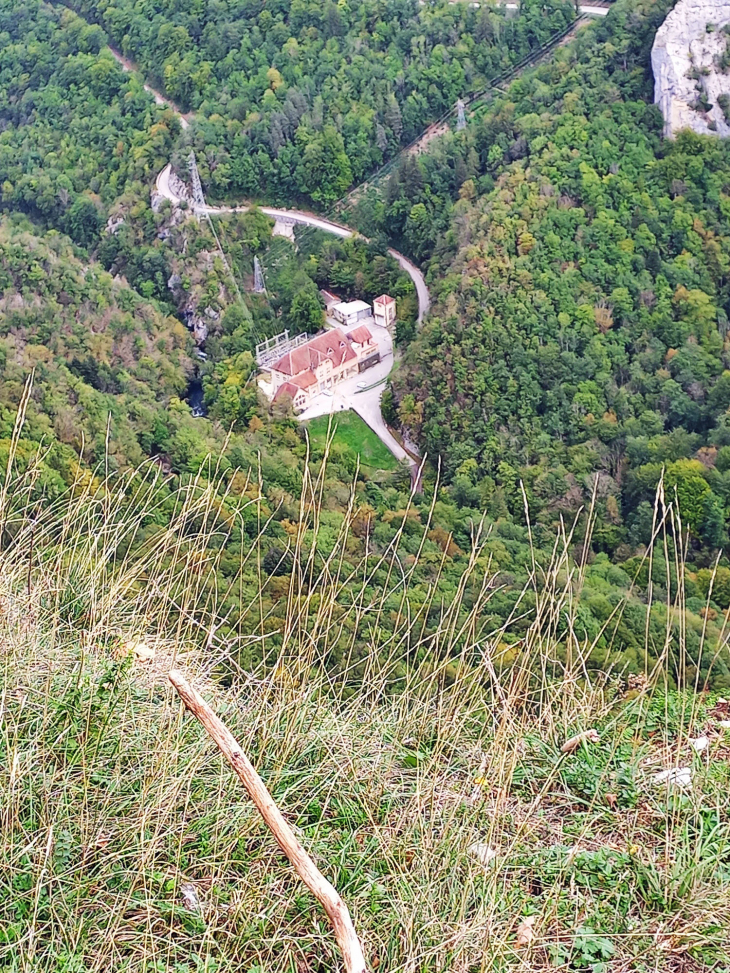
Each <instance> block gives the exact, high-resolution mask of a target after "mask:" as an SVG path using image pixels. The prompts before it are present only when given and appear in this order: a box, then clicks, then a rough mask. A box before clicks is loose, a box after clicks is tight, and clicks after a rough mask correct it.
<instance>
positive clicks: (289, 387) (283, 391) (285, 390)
mask: <svg viewBox="0 0 730 973" xmlns="http://www.w3.org/2000/svg"><path fill="white" fill-rule="evenodd" d="M297 392H299V389H298V388H297V386H296V385H293V384H292V383H291V382H284V384H283V385H280V386H279V388H278V389H277V390H276V392H275V393H274V401H276V399H278V398H279V396H280V395H290V396H291V397H292V398H294V396H295V395H296V394H297Z"/></svg>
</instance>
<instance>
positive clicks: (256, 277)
mask: <svg viewBox="0 0 730 973" xmlns="http://www.w3.org/2000/svg"><path fill="white" fill-rule="evenodd" d="M253 289H254V291H255V293H256V294H265V293H266V281H265V280H264V271H263V268H262V266H261V261H260V260H259V258H258V257H254V258H253Z"/></svg>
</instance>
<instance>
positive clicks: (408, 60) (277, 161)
mask: <svg viewBox="0 0 730 973" xmlns="http://www.w3.org/2000/svg"><path fill="white" fill-rule="evenodd" d="M71 5H72V6H74V7H75V8H76V9H77V10H79V12H81V13H82V14H83V15H84V16H86V17H89V18H90V19H92V20H96V21H97V22H98V23H100V24H101V25H102V26H103V27H104V29H105V30H106V31H107V32H108V33H109V35H110V37H111V38H112V39H113V41H114V42H115V43H116V44H118V45H119V46H120V47H121V48H122V50H123V51H124V52H125V53H126V54H128V55H129V56H131V57H133V58H135V59H136V60H137V62H138V63H139V64H140V66H141V67H142V69H143V71H145V72H146V73H148V74H149V75H151V76H152V77H154V78H155V79H157V80H158V81H159V82H160V83H162V84H163V85H164V87H165V89H166V91H167V92H168V93H169V94H170V95H171V96H172V97H173V98H175V99H176V100H177V101H178V102H179V103H180V104H181V105H182V107H183V108H194V109H195V110H196V112H197V113H198V116H199V118H198V122H197V124H196V126H194V129H193V131H192V138H193V140H194V142H195V145H196V147H197V148H198V150H199V162H200V164H201V172H202V173H203V176H204V178H205V179H206V180H207V181H208V183H209V185H210V187H211V189H212V191H213V192H215V193H218V194H223V193H226V192H231V193H238V194H239V195H241V194H246V195H251V196H266V197H267V198H269V199H273V200H281V201H289V202H291V201H292V200H293V199H295V198H297V197H300V196H304V197H308V198H310V199H311V200H313V201H315V202H317V203H320V204H321V203H323V202H328V201H332V200H335V199H337V198H338V197H339V196H341V195H342V194H343V193H344V191H345V190H346V189H347V188H348V186H349V185H350V184H351V183H352V182H355V183H359V182H360V181H361V179H362V178H363V176H364V175H366V174H367V173H368V172H369V171H370V170H371V169H372V168H374V167H375V166H377V165H379V164H380V163H381V162H382V161H383V159H385V158H387V157H388V156H390V155H392V154H393V153H394V152H395V151H396V150H397V149H398V147H399V146H400V145H402V144H404V143H407V142H409V141H410V140H411V139H412V138H413V137H414V136H415V135H416V134H417V133H419V132H420V131H421V130H422V129H423V127H424V126H425V125H427V124H428V123H429V122H430V121H432V120H433V119H434V118H437V117H438V116H440V115H441V114H442V112H443V111H444V110H446V109H449V108H452V107H453V105H454V103H455V101H456V99H457V98H459V97H461V96H463V95H466V94H467V93H468V92H469V91H471V90H474V89H475V88H478V87H481V86H482V85H483V84H484V82H485V81H486V80H488V79H489V78H490V77H493V76H494V75H495V74H498V73H499V72H500V71H501V70H503V68H505V67H508V66H509V65H510V64H513V63H515V62H516V61H517V60H519V59H520V58H521V57H523V56H524V55H525V54H526V53H528V52H529V51H530V50H531V49H532V48H534V47H537V46H539V45H540V44H542V43H543V42H544V41H545V40H546V39H547V38H548V37H549V36H550V34H551V33H553V32H555V31H557V30H559V29H560V28H562V27H564V26H565V25H566V24H568V23H569V22H570V21H571V20H572V18H573V16H574V13H573V9H572V5H571V4H570V3H569V2H567V0H549V2H548V3H542V2H538V0H527V2H525V3H522V4H521V9H520V11H519V13H518V14H517V15H515V12H514V11H512V12H508V13H507V12H505V11H503V10H499V9H494V8H484V9H479V10H477V9H474V8H472V7H471V6H470V5H469V4H467V3H455V4H452V5H449V4H445V3H439V4H434V5H431V4H427V5H424V6H421V5H419V3H418V2H417V0H354V2H350V3H338V4H335V3H333V2H330V0H328V2H326V3H320V2H317V0H293V2H291V3H288V2H285V0H275V2H274V3H270V2H269V3H264V2H263V0H250V2H249V0H247V2H236V3H212V4H197V5H192V4H189V3H186V2H184V0H174V2H172V3H168V4H166V5H165V9H164V10H161V9H160V8H159V5H158V4H156V3H154V2H152V0H149V2H143V3H139V2H132V0H116V2H115V3H114V4H104V3H98V2H96V0H73V2H72V4H71Z"/></svg>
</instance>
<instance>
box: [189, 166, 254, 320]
mask: <svg viewBox="0 0 730 973" xmlns="http://www.w3.org/2000/svg"><path fill="white" fill-rule="evenodd" d="M188 171H189V173H190V180H191V182H192V184H193V211H194V212H196V213H197V214H198V216H205V217H206V218H207V220H208V224H209V226H210V230H211V233H212V234H213V236H214V237H215V242H216V244H217V246H218V253H219V254H220V257H221V260H222V261H223V266H224V267H225V268H226V272H227V274H228V276H229V278H230V280H231V283H232V284H233V288H234V290H235V291H236V295H237V296H238V301H239V304H240V307H241V310H242V311H243V315H244V317H245V318H246V320H247V321H248V323H249V325H250V327H251V331H252V333H253V335H254V336H255V337H256V338H257V339H258V338H259V337H260V336H259V334H258V331H257V330H256V327H255V325H254V321H253V318H252V316H251V311H250V310H249V307H248V305H247V304H246V302H245V301H244V299H243V294H241V289H240V288H239V286H238V281H237V280H236V278H235V276H234V275H233V271H232V270H231V266H230V264H229V263H228V260H227V259H226V255H225V253H224V252H223V247H222V246H221V241H220V239H219V237H218V234H217V233H216V231H215V227H214V226H213V220H212V219H211V218H210V213H209V212H208V206H207V204H206V202H205V196H204V195H203V187H202V185H201V184H200V173H199V172H198V163H197V162H196V161H195V152H191V153H190V155H189V156H188Z"/></svg>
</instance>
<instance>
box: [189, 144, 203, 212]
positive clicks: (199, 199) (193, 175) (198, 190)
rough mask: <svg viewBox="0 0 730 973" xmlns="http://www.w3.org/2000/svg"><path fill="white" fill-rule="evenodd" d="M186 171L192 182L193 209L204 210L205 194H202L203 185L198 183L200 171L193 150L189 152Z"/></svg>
mask: <svg viewBox="0 0 730 973" xmlns="http://www.w3.org/2000/svg"><path fill="white" fill-rule="evenodd" d="M188 171H189V172H190V179H191V181H192V184H193V209H194V210H203V211H204V210H205V196H204V195H203V187H202V186H201V184H200V173H199V172H198V163H197V162H196V161H195V153H194V152H191V153H190V155H189V156H188Z"/></svg>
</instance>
